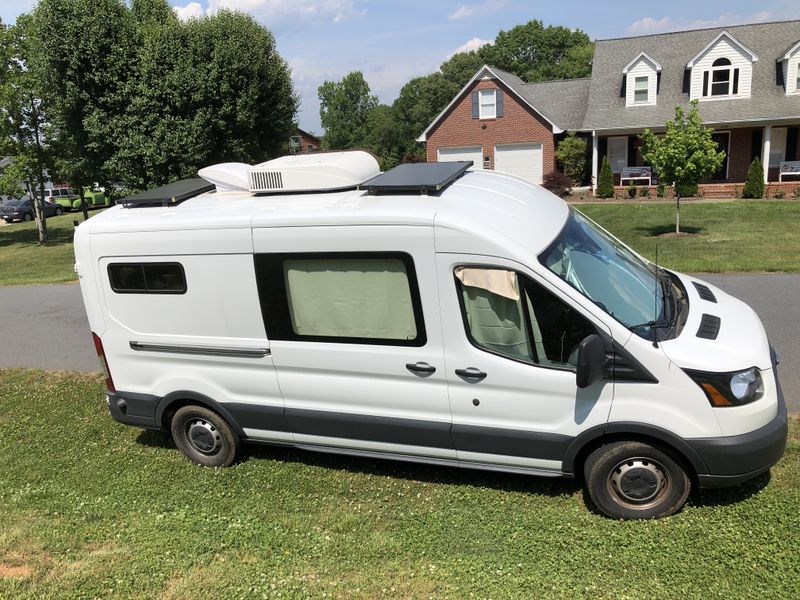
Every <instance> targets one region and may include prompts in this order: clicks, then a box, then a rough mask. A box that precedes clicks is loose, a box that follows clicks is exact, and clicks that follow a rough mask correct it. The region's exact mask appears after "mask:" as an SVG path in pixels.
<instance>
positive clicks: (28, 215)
mask: <svg viewBox="0 0 800 600" xmlns="http://www.w3.org/2000/svg"><path fill="white" fill-rule="evenodd" d="M22 220H23V221H33V215H31V213H25V214H24V215H22Z"/></svg>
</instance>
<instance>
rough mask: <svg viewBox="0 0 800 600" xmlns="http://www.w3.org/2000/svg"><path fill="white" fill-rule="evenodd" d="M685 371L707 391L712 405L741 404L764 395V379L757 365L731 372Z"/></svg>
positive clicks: (706, 393) (753, 400)
mask: <svg viewBox="0 0 800 600" xmlns="http://www.w3.org/2000/svg"><path fill="white" fill-rule="evenodd" d="M684 371H685V372H686V374H687V375H688V376H689V377H691V378H692V380H693V381H694V382H695V383H696V384H697V385H699V386H700V388H701V389H702V390H703V392H705V395H706V397H707V398H708V401H709V402H710V403H711V406H715V407H720V406H741V405H743V404H749V403H750V402H755V401H756V400H758V399H760V398H762V397H763V396H764V380H763V379H762V378H761V371H759V370H758V369H757V368H756V367H751V368H750V369H745V370H744V371H733V372H730V373H706V372H705V371H692V370H690V369H684Z"/></svg>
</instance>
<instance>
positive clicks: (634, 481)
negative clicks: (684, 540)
mask: <svg viewBox="0 0 800 600" xmlns="http://www.w3.org/2000/svg"><path fill="white" fill-rule="evenodd" d="M583 470H584V478H585V482H586V483H585V485H586V491H587V492H588V493H589V497H590V498H591V500H592V502H593V503H594V505H595V506H596V507H597V509H598V510H599V511H600V512H602V513H603V514H604V515H606V516H608V517H611V518H614V519H660V518H661V517H668V516H669V515H672V514H675V513H676V512H678V511H679V510H680V509H681V508H683V505H684V504H686V499H687V498H688V497H689V491H690V489H691V481H690V480H689V476H688V474H687V472H686V469H685V468H684V467H683V466H682V464H681V461H680V459H678V458H677V457H675V456H673V455H672V453H671V452H669V451H667V450H666V449H661V448H658V447H656V446H651V445H649V444H644V443H642V442H615V443H612V444H607V445H604V446H601V447H600V448H598V449H597V450H595V451H594V452H592V454H590V455H589V457H588V458H587V459H586V464H585V465H584V469H583Z"/></svg>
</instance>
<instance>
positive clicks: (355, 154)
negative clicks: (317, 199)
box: [247, 150, 380, 194]
mask: <svg viewBox="0 0 800 600" xmlns="http://www.w3.org/2000/svg"><path fill="white" fill-rule="evenodd" d="M378 173H380V167H379V166H378V161H377V160H375V157H374V156H372V155H371V154H370V153H369V152H363V151H361V150H353V151H348V152H315V153H314V154H293V155H290V156H282V157H280V158H276V159H274V160H269V161H267V162H264V163H261V164H258V165H255V166H253V167H250V169H249V171H248V173H247V176H248V183H249V184H250V191H251V192H252V193H254V194H274V193H281V192H282V193H289V192H292V193H299V192H331V191H336V190H346V189H355V188H356V187H357V186H358V185H359V184H360V183H362V182H364V181H366V180H367V179H370V178H372V177H374V176H375V175H377V174H378Z"/></svg>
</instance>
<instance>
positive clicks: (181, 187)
mask: <svg viewBox="0 0 800 600" xmlns="http://www.w3.org/2000/svg"><path fill="white" fill-rule="evenodd" d="M215 187H216V186H215V185H214V184H213V183H209V182H208V181H206V180H205V179H203V178H202V177H191V178H189V179H181V180H179V181H173V182H172V183H168V184H166V185H162V186H159V187H157V188H153V189H151V190H146V191H144V192H139V193H138V194H134V195H133V196H128V197H127V198H123V199H122V200H120V201H119V202H118V204H122V205H123V206H124V207H126V208H136V207H143V206H174V205H176V204H180V203H181V202H183V201H184V200H188V199H189V198H194V197H195V196H199V195H200V194H204V193H205V192H210V191H212V190H213V189H215Z"/></svg>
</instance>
